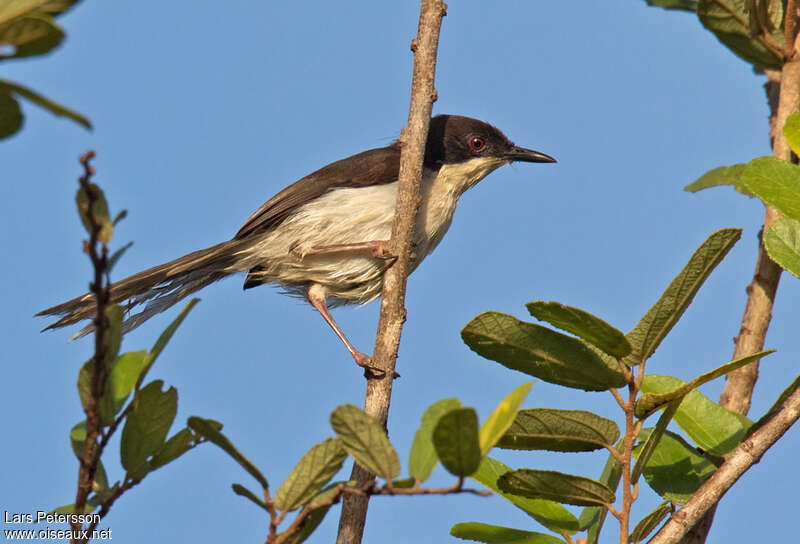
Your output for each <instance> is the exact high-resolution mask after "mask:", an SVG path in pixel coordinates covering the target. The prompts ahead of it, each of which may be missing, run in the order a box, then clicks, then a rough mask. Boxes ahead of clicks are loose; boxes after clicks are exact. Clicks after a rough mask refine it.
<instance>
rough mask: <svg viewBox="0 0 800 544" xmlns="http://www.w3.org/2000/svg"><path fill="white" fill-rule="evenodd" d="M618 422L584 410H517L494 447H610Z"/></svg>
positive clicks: (616, 432) (571, 449) (528, 448)
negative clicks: (511, 422)
mask: <svg viewBox="0 0 800 544" xmlns="http://www.w3.org/2000/svg"><path fill="white" fill-rule="evenodd" d="M618 438H619V427H617V424H616V423H614V422H613V421H611V420H610V419H606V418H604V417H600V416H598V415H595V414H593V413H591V412H587V411H585V410H555V409H549V408H531V409H526V410H520V411H519V413H518V414H517V417H516V418H515V419H514V422H513V424H512V425H511V426H510V428H509V429H508V431H507V432H506V434H505V435H504V436H503V438H501V439H500V441H499V442H498V444H497V446H498V447H499V448H505V449H511V450H550V451H573V452H574V451H594V450H597V449H600V448H611V447H613V446H614V444H615V443H616V441H617V439H618Z"/></svg>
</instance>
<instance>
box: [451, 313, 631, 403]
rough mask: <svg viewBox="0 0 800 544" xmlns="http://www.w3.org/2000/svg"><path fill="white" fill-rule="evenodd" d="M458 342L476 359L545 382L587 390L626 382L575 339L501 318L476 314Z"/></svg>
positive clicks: (499, 314) (614, 362) (604, 388)
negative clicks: (473, 352) (492, 362)
mask: <svg viewBox="0 0 800 544" xmlns="http://www.w3.org/2000/svg"><path fill="white" fill-rule="evenodd" d="M461 338H463V340H464V342H465V343H466V344H467V345H468V346H469V347H470V349H472V350H473V351H475V352H476V353H477V354H478V355H480V356H482V357H486V358H487V359H491V360H493V361H497V362H498V363H500V364H502V365H503V366H505V367H508V368H511V369H512V370H519V371H520V372H525V373H526V374H530V375H531V376H535V377H537V378H541V379H542V380H544V381H546V382H550V383H556V384H559V385H565V386H567V387H573V388H576V389H585V390H587V391H605V390H607V389H610V388H612V387H622V386H623V385H625V384H626V383H627V382H626V381H625V376H624V374H623V373H622V370H621V369H620V368H618V367H619V365H618V363H617V362H616V361H613V364H609V362H608V361H605V360H603V359H602V358H600V357H599V356H598V355H597V354H595V353H594V352H593V351H592V350H591V349H589V347H587V346H586V345H585V344H584V343H583V342H581V341H580V340H577V339H575V338H572V337H570V336H566V335H564V334H561V333H558V332H555V331H552V330H550V329H548V328H546V327H542V326H539V325H535V324H533V323H526V322H524V321H520V320H518V319H517V318H515V317H513V316H510V315H507V314H502V313H499V312H484V313H482V314H480V315H479V316H477V317H475V318H474V319H473V320H472V321H470V322H469V323H468V324H467V326H466V327H464V329H463V330H462V331H461ZM615 366H616V368H615Z"/></svg>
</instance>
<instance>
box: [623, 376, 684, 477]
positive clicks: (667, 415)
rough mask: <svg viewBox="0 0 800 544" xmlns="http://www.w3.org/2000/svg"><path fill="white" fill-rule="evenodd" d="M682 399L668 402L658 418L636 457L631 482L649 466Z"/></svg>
mask: <svg viewBox="0 0 800 544" xmlns="http://www.w3.org/2000/svg"><path fill="white" fill-rule="evenodd" d="M647 377H648V376H645V378H647ZM681 400H682V399H680V398H678V399H675V400H673V401H672V402H670V403H669V404H667V407H666V409H665V410H664V412H663V413H662V414H661V417H660V418H658V422H657V423H656V426H655V428H654V429H653V432H651V433H650V435H649V436H648V437H647V440H645V442H644V444H643V445H642V449H641V451H640V452H639V457H638V458H637V459H636V464H635V465H634V466H633V471H632V472H631V482H633V483H634V484H635V483H637V482H638V481H639V476H641V475H642V471H644V467H646V466H647V463H648V461H650V457H651V456H652V455H653V452H654V451H656V448H657V447H658V443H659V441H660V440H661V438H662V437H663V436H664V433H665V432H666V430H667V425H669V422H670V421H672V417H673V416H674V415H675V412H677V411H678V407H679V406H680V404H681Z"/></svg>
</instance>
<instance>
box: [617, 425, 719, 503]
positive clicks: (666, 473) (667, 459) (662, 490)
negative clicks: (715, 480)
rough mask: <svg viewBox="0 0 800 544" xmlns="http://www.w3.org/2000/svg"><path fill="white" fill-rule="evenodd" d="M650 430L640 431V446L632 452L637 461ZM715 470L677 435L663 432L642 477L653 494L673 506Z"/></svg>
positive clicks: (689, 495)
mask: <svg viewBox="0 0 800 544" xmlns="http://www.w3.org/2000/svg"><path fill="white" fill-rule="evenodd" d="M652 431H653V429H642V432H641V433H639V440H640V444H639V445H637V446H636V447H635V448H634V449H633V455H634V456H635V457H636V458H637V459H638V457H639V454H640V453H641V450H642V443H644V442H645V441H646V440H647V438H648V437H649V436H650V433H651V432H652ZM715 470H716V468H715V467H714V465H713V464H711V462H710V461H708V460H707V459H705V458H703V457H701V456H700V455H699V454H698V453H697V452H696V451H695V449H694V448H693V447H692V446H690V445H689V444H688V443H687V442H686V441H685V440H684V439H683V438H681V437H680V436H679V435H677V434H675V433H673V432H670V431H667V432H666V433H664V436H663V437H662V438H661V440H660V441H659V442H658V446H656V448H655V450H654V451H653V454H652V455H651V456H650V461H648V463H647V466H645V468H644V471H643V472H642V474H643V475H644V479H645V481H646V482H647V484H648V485H649V486H650V487H651V488H653V491H655V492H656V493H658V494H659V495H661V496H662V497H663V498H664V499H666V500H668V501H672V502H674V503H675V504H681V505H682V504H686V501H688V500H689V498H690V497H691V496H692V495H693V494H694V492H695V491H697V490H698V489H699V488H700V486H701V485H703V482H705V481H706V480H707V479H708V477H709V476H711V475H712V474H713V473H714V471H715Z"/></svg>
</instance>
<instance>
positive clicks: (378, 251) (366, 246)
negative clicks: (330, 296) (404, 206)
mask: <svg viewBox="0 0 800 544" xmlns="http://www.w3.org/2000/svg"><path fill="white" fill-rule="evenodd" d="M388 244H389V241H388V240H372V241H370V242H357V243H354V244H334V245H329V246H314V247H312V248H310V249H308V250H306V251H304V252H301V251H300V250H299V249H298V248H297V246H293V247H292V248H291V252H292V253H294V254H295V255H297V256H298V257H301V258H302V257H304V256H306V255H327V254H331V253H353V252H359V251H369V252H370V254H371V255H372V256H373V257H375V258H377V259H386V260H389V259H391V260H396V259H397V256H396V255H392V254H391V253H390V252H389V250H388V248H387V246H388ZM317 309H319V308H317Z"/></svg>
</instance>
